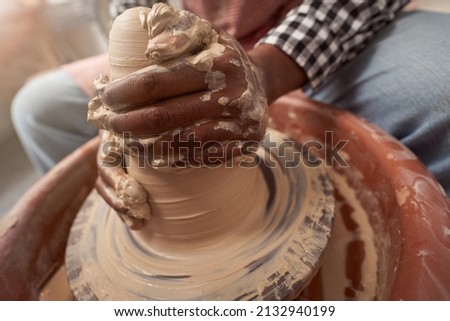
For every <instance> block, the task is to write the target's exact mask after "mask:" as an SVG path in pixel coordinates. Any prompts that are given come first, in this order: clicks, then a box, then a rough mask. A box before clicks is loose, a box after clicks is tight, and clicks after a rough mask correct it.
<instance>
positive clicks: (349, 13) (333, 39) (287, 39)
mask: <svg viewBox="0 0 450 321" xmlns="http://www.w3.org/2000/svg"><path fill="white" fill-rule="evenodd" d="M210 1H211V0H210ZM242 1H249V0H242ZM271 1H273V0H271ZM112 2H113V3H114V5H115V7H116V8H117V13H121V12H122V11H124V10H125V9H127V8H129V7H132V6H135V5H145V6H151V5H152V4H153V3H155V2H158V1H151V0H134V1H126V0H112ZM198 2H199V3H198V4H197V5H198V6H201V3H202V1H201V0H200V1H198ZM234 2H235V3H236V8H234V9H235V10H233V8H229V10H228V11H229V12H230V20H233V17H232V15H233V12H237V11H238V10H236V9H237V6H238V3H239V1H234ZM259 2H260V3H261V5H260V6H261V8H263V3H264V1H262V0H259ZM408 2H409V0H366V1H362V0H354V1H349V0H304V1H303V3H302V4H300V5H297V6H296V7H294V8H293V9H292V10H290V11H289V12H288V13H287V15H286V16H284V18H283V19H282V20H281V21H280V22H279V23H278V24H277V25H276V26H275V27H273V28H272V29H270V30H269V31H268V32H267V33H266V34H265V35H264V36H263V37H262V38H261V39H260V40H259V42H258V43H257V44H256V45H259V44H270V45H275V46H277V47H279V48H280V49H281V50H283V51H284V52H285V53H286V54H288V55H289V56H290V57H292V59H294V60H295V61H296V62H297V63H298V65H299V66H300V67H302V68H303V70H305V72H306V74H307V76H308V79H309V85H310V86H311V87H312V88H313V89H316V88H318V87H319V86H320V85H321V84H322V83H323V81H324V80H325V79H326V78H327V77H328V76H329V75H330V74H332V73H333V72H334V71H336V70H337V69H338V68H339V67H340V66H341V65H343V64H344V63H346V62H348V61H349V60H351V59H352V58H354V57H355V56H356V55H358V53H360V52H361V51H362V50H363V49H364V48H365V47H366V45H367V43H368V42H369V41H370V39H372V38H373V36H374V35H375V33H376V32H377V31H379V30H380V29H381V28H383V27H384V26H386V25H387V24H388V23H389V22H391V21H392V20H394V18H395V16H396V15H397V14H398V12H400V10H401V9H402V8H403V7H404V6H405V5H406V4H407V3H408ZM190 3H191V5H192V4H193V3H195V2H193V1H190ZM266 5H267V4H266ZM267 7H270V6H267ZM195 11H197V10H195ZM195 11H194V13H197V12H195ZM255 12H257V11H255V10H253V11H252V12H249V13H248V14H249V16H250V15H251V16H250V19H251V20H252V21H253V22H254V21H255V20H256V18H257V17H254V15H255V14H256V13H255ZM227 14H228V12H227ZM260 14H263V13H262V12H260ZM227 18H228V17H227ZM235 20H237V21H239V20H242V18H240V19H235ZM237 29H239V28H237Z"/></svg>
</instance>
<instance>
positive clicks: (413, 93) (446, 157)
mask: <svg viewBox="0 0 450 321" xmlns="http://www.w3.org/2000/svg"><path fill="white" fill-rule="evenodd" d="M49 89H51V93H50V92H49ZM306 94H307V95H308V96H310V97H311V98H313V99H315V100H318V101H321V102H324V103H328V104H332V105H335V106H337V107H340V108H343V109H346V110H348V111H350V112H352V113H354V114H356V115H358V116H361V117H363V118H365V119H366V120H368V121H370V122H372V123H374V124H376V125H378V126H379V127H381V128H382V129H383V130H385V131H386V132H388V133H390V134H391V135H393V136H394V137H396V138H397V139H398V140H399V141H401V142H402V143H403V144H404V145H406V146H407V147H408V148H409V149H411V150H412V151H413V152H414V153H415V154H416V155H417V156H418V157H419V158H420V159H421V161H422V162H423V163H424V164H425V165H426V166H427V167H428V169H429V170H430V171H431V172H432V173H433V174H434V175H435V177H436V178H437V179H438V181H439V182H440V183H441V185H442V186H443V187H444V189H445V190H446V193H447V194H448V195H450V15H448V14H441V13H431V12H410V13H402V14H401V15H400V16H399V17H398V19H397V20H396V21H395V22H393V23H392V24H390V25H389V26H387V27H386V28H384V29H383V30H381V31H380V32H379V33H378V34H377V35H376V36H375V38H374V39H373V40H372V41H371V42H370V44H369V45H368V47H367V48H365V49H364V51H363V52H362V53H361V54H360V55H359V56H358V57H356V58H355V59H353V60H352V61H350V62H348V63H347V64H345V65H344V66H342V67H341V68H340V69H339V70H338V71H337V72H336V73H334V74H333V75H331V76H330V77H329V78H328V79H327V80H326V82H325V83H324V84H323V85H322V86H321V87H320V88H318V90H317V91H316V92H308V91H307V92H306ZM88 101H89V97H87V96H86V95H85V94H84V93H83V92H82V91H81V89H80V88H79V87H78V85H77V83H76V82H75V80H74V79H72V78H71V76H70V74H68V73H67V72H66V71H65V70H63V69H59V70H56V71H54V72H50V73H47V74H45V75H43V76H41V77H37V78H35V79H34V80H32V81H30V82H29V83H27V84H26V85H25V86H24V87H23V88H22V89H21V90H20V91H19V92H18V94H17V95H16V97H15V99H14V101H13V106H12V117H13V123H14V125H15V128H16V131H17V133H18V135H19V138H20V139H21V141H22V144H23V146H24V148H25V150H26V152H27V154H28V156H29V158H30V159H31V161H32V162H33V164H34V165H35V166H36V168H37V169H38V170H39V171H41V172H46V171H48V170H49V169H50V168H52V167H53V166H54V165H55V164H56V163H57V162H58V161H60V160H61V159H62V158H63V157H64V156H66V155H67V154H69V153H70V152H71V151H73V150H74V149H76V148H77V147H78V146H80V145H81V144H83V143H84V142H86V141H87V140H89V139H90V138H92V137H93V136H95V135H96V133H97V129H96V128H94V127H92V126H91V125H89V124H88V123H87V122H86V115H87V105H88Z"/></svg>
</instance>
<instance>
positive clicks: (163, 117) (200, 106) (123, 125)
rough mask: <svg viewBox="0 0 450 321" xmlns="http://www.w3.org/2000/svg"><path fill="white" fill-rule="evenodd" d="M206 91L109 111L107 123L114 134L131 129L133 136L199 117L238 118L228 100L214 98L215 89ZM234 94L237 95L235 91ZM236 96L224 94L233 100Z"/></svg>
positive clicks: (151, 132) (166, 129)
mask: <svg viewBox="0 0 450 321" xmlns="http://www.w3.org/2000/svg"><path fill="white" fill-rule="evenodd" d="M205 95H208V93H206V94H205V93H203V92H200V93H195V94H190V95H186V96H182V97H175V98H172V99H168V100H164V101H161V102H157V103H155V104H153V105H152V106H149V107H144V108H139V109H135V110H130V111H127V112H124V113H111V114H109V115H108V116H107V117H106V121H105V122H106V126H107V127H108V128H109V129H110V130H112V131H113V132H115V133H117V134H124V133H131V135H132V136H147V135H155V134H160V133H164V132H167V131H170V130H173V129H176V128H180V127H186V126H188V125H191V124H194V123H196V122H198V121H200V120H205V119H215V118H233V117H234V118H238V117H239V114H240V112H241V111H240V110H239V109H238V107H236V106H232V105H230V104H224V103H222V104H220V103H218V102H217V100H218V99H220V98H218V97H217V96H219V95H224V97H226V96H228V97H230V96H231V95H227V92H225V91H224V92H222V93H220V94H219V93H217V95H214V94H213V95H212V97H211V99H209V100H206V101H202V99H203V100H205V97H206V98H208V96H205ZM234 96H237V95H234ZM233 99H235V97H230V98H226V100H227V101H232V100H233Z"/></svg>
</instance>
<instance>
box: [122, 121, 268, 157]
mask: <svg viewBox="0 0 450 321" xmlns="http://www.w3.org/2000/svg"><path fill="white" fill-rule="evenodd" d="M263 135H264V127H263V126H262V125H261V124H258V123H256V122H244V123H242V122H241V121H240V120H236V119H234V120H233V119H216V120H210V121H207V122H204V123H198V124H196V125H193V126H189V127H186V128H184V129H182V130H180V131H178V132H176V133H174V132H170V133H166V134H164V135H162V136H161V137H160V138H159V139H157V140H156V141H155V142H154V143H153V144H151V145H147V144H145V143H143V141H141V140H139V139H129V140H127V141H126V142H125V152H127V153H131V152H132V153H133V155H134V156H135V157H147V158H148V159H147V161H148V162H149V163H153V161H154V160H158V159H161V158H164V156H167V155H170V156H177V155H183V156H184V157H181V159H183V158H187V159H196V158H198V159H201V158H202V156H201V155H202V153H203V151H204V150H206V149H207V148H213V149H217V150H218V153H220V152H221V151H225V154H223V155H230V152H233V153H235V152H237V150H236V146H242V143H243V142H249V143H252V142H253V143H254V144H255V145H257V144H259V142H260V141H261V139H262V137H263ZM232 149H234V151H233V150H232ZM199 155H200V156H199ZM169 158H170V157H169ZM175 158H179V157H175Z"/></svg>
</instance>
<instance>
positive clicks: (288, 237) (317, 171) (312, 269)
mask: <svg viewBox="0 0 450 321" xmlns="http://www.w3.org/2000/svg"><path fill="white" fill-rule="evenodd" d="M281 144H282V145H281ZM275 146H276V147H275ZM257 154H258V161H259V162H258V163H259V165H258V169H259V170H260V171H261V174H262V175H263V177H264V181H265V183H266V185H267V188H268V190H269V197H268V199H267V202H266V204H265V210H264V213H261V217H263V220H264V222H265V224H264V225H263V227H261V228H260V229H259V230H257V231H256V232H257V233H255V231H253V230H252V222H251V221H249V220H246V219H245V216H243V217H242V221H241V222H238V223H237V224H236V228H235V229H234V230H233V234H232V235H227V236H226V237H224V238H219V239H217V240H215V242H214V244H210V245H209V246H206V247H204V248H197V249H195V251H190V250H189V249H186V251H184V250H182V251H179V252H176V253H161V252H159V251H158V250H157V249H155V248H152V245H151V244H143V243H142V241H141V240H140V239H139V238H137V237H136V235H135V234H134V233H135V232H132V231H130V230H129V229H128V228H127V227H126V226H125V225H124V224H123V223H122V222H121V221H120V219H119V218H118V216H117V215H116V214H115V213H114V212H113V211H112V210H111V209H110V208H109V207H108V205H106V203H104V201H103V200H102V199H101V197H100V196H98V194H96V193H95V192H93V193H92V194H91V195H90V197H89V198H88V200H87V201H86V202H85V205H84V207H83V208H82V210H81V211H80V213H79V215H78V217H77V219H76V221H75V223H74V225H73V227H72V230H71V234H70V238H69V243H68V248H67V253H66V264H67V270H68V278H69V283H70V287H71V289H72V291H73V293H74V295H75V296H76V298H77V299H79V300H96V299H99V300H280V299H290V298H294V297H295V296H296V295H297V294H298V293H299V292H300V291H301V290H302V289H303V288H304V287H305V286H306V285H307V284H308V283H309V281H310V280H311V278H312V277H313V276H314V274H315V273H316V272H317V269H318V267H319V265H320V262H321V261H322V258H323V256H324V250H325V248H326V246H327V243H328V240H329V238H330V235H331V228H332V225H333V215H334V199H333V192H332V185H331V184H330V182H329V180H328V177H327V175H326V174H325V171H324V169H322V168H320V167H317V166H312V164H311V163H309V160H308V159H307V157H305V155H302V147H301V145H299V144H297V143H295V142H292V141H288V140H287V139H286V138H285V137H284V136H283V135H282V134H280V133H278V132H276V131H273V130H271V131H270V132H269V135H266V140H265V141H264V142H263V146H262V147H260V148H259V150H258V152H257ZM310 158H311V157H310ZM292 165H297V166H292ZM264 188H265V187H264Z"/></svg>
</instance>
